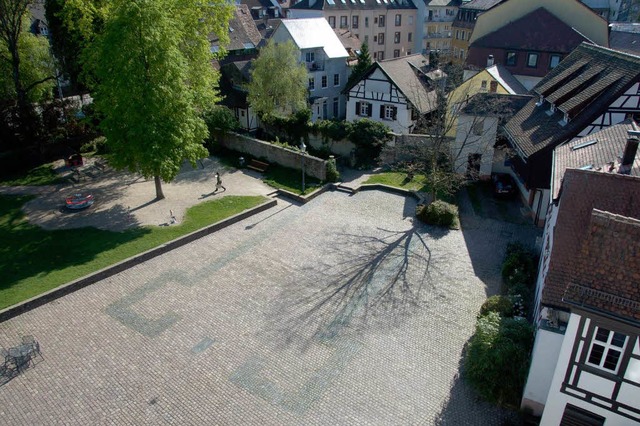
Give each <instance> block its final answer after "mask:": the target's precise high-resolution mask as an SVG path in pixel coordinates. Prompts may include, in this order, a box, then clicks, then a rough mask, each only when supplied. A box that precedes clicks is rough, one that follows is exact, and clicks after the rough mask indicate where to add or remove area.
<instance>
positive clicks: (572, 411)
mask: <svg viewBox="0 0 640 426" xmlns="http://www.w3.org/2000/svg"><path fill="white" fill-rule="evenodd" d="M604 422H605V418H604V417H601V416H598V415H596V414H594V413H592V412H590V411H587V410H585V409H582V408H579V407H574V406H573V405H571V404H567V405H566V407H564V413H562V419H561V420H560V425H561V426H562V425H583V426H603V425H604Z"/></svg>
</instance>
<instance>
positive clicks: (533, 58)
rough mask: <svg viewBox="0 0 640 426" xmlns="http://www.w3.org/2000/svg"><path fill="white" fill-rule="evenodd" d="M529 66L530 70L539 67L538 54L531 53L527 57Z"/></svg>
mask: <svg viewBox="0 0 640 426" xmlns="http://www.w3.org/2000/svg"><path fill="white" fill-rule="evenodd" d="M527 66H528V67H529V68H536V67H537V66H538V54H537V53H529V54H528V55H527Z"/></svg>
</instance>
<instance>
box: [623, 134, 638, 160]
mask: <svg viewBox="0 0 640 426" xmlns="http://www.w3.org/2000/svg"><path fill="white" fill-rule="evenodd" d="M638 143H640V131H637V130H629V136H628V138H627V145H626V146H625V147H624V154H622V164H621V166H623V167H625V166H629V167H631V166H633V161H634V160H635V159H636V153H637V152H638Z"/></svg>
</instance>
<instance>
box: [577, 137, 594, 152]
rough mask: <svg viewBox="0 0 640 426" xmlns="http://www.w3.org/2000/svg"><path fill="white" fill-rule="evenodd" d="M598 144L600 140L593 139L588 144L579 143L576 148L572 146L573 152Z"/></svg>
mask: <svg viewBox="0 0 640 426" xmlns="http://www.w3.org/2000/svg"><path fill="white" fill-rule="evenodd" d="M597 143H598V139H591V140H588V141H586V142H582V143H579V144H578V145H576V146H572V147H571V151H577V150H578V149H581V148H586V147H588V146H591V145H595V144H597Z"/></svg>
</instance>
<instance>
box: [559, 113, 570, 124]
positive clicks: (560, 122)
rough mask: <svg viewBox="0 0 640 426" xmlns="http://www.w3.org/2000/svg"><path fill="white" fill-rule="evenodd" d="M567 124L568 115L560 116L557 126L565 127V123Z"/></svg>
mask: <svg viewBox="0 0 640 426" xmlns="http://www.w3.org/2000/svg"><path fill="white" fill-rule="evenodd" d="M568 122H569V113H566V112H565V113H564V115H563V116H562V120H560V121H558V124H559V125H561V126H563V127H564V126H566V125H567V123H568Z"/></svg>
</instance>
